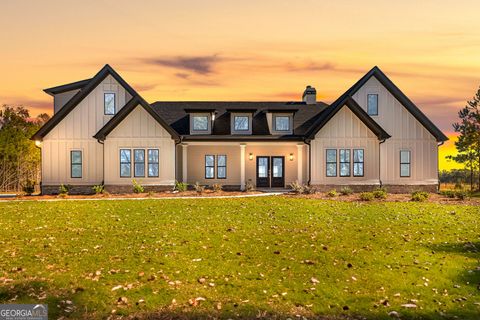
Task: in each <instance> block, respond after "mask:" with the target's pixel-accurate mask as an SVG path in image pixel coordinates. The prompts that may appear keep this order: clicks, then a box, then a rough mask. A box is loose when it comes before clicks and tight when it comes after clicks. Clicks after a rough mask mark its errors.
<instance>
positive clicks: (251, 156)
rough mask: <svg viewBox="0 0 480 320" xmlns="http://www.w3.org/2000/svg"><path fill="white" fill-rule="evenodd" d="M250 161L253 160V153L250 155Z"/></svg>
mask: <svg viewBox="0 0 480 320" xmlns="http://www.w3.org/2000/svg"><path fill="white" fill-rule="evenodd" d="M248 159H250V160H253V153H251V152H250V153H249V155H248Z"/></svg>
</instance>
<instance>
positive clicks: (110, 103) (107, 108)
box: [103, 92, 116, 115]
mask: <svg viewBox="0 0 480 320" xmlns="http://www.w3.org/2000/svg"><path fill="white" fill-rule="evenodd" d="M103 106H104V113H105V115H114V114H115V111H116V110H115V93H113V92H105V93H104V94H103Z"/></svg>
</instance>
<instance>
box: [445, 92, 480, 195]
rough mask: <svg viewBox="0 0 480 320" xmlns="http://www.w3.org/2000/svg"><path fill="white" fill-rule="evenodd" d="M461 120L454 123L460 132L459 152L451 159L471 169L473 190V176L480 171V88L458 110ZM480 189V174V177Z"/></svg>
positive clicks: (479, 185)
mask: <svg viewBox="0 0 480 320" xmlns="http://www.w3.org/2000/svg"><path fill="white" fill-rule="evenodd" d="M458 117H459V118H460V121H459V122H456V123H454V124H453V129H455V132H458V133H459V136H458V141H456V142H455V147H456V148H457V151H458V154H457V155H456V156H450V157H449V158H450V159H453V160H455V161H456V162H458V163H463V164H464V165H465V167H466V169H468V170H469V171H470V188H471V189H472V190H473V177H474V174H475V171H480V88H479V89H478V90H477V92H476V93H475V96H474V97H473V99H472V100H470V101H468V102H467V105H466V106H465V107H464V108H463V109H462V110H460V111H459V112H458ZM477 182H478V189H480V174H479V178H478V181H477Z"/></svg>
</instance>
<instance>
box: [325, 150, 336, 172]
mask: <svg viewBox="0 0 480 320" xmlns="http://www.w3.org/2000/svg"><path fill="white" fill-rule="evenodd" d="M326 160H327V177H336V176H337V150H335V149H327V159H326Z"/></svg>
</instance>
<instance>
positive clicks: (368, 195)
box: [359, 192, 375, 201]
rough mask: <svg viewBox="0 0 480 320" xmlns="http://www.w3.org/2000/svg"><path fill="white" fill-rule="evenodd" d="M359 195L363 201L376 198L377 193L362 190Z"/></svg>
mask: <svg viewBox="0 0 480 320" xmlns="http://www.w3.org/2000/svg"><path fill="white" fill-rule="evenodd" d="M359 197H360V200H362V201H372V200H373V199H375V195H374V194H373V192H362V193H360V195H359Z"/></svg>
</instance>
